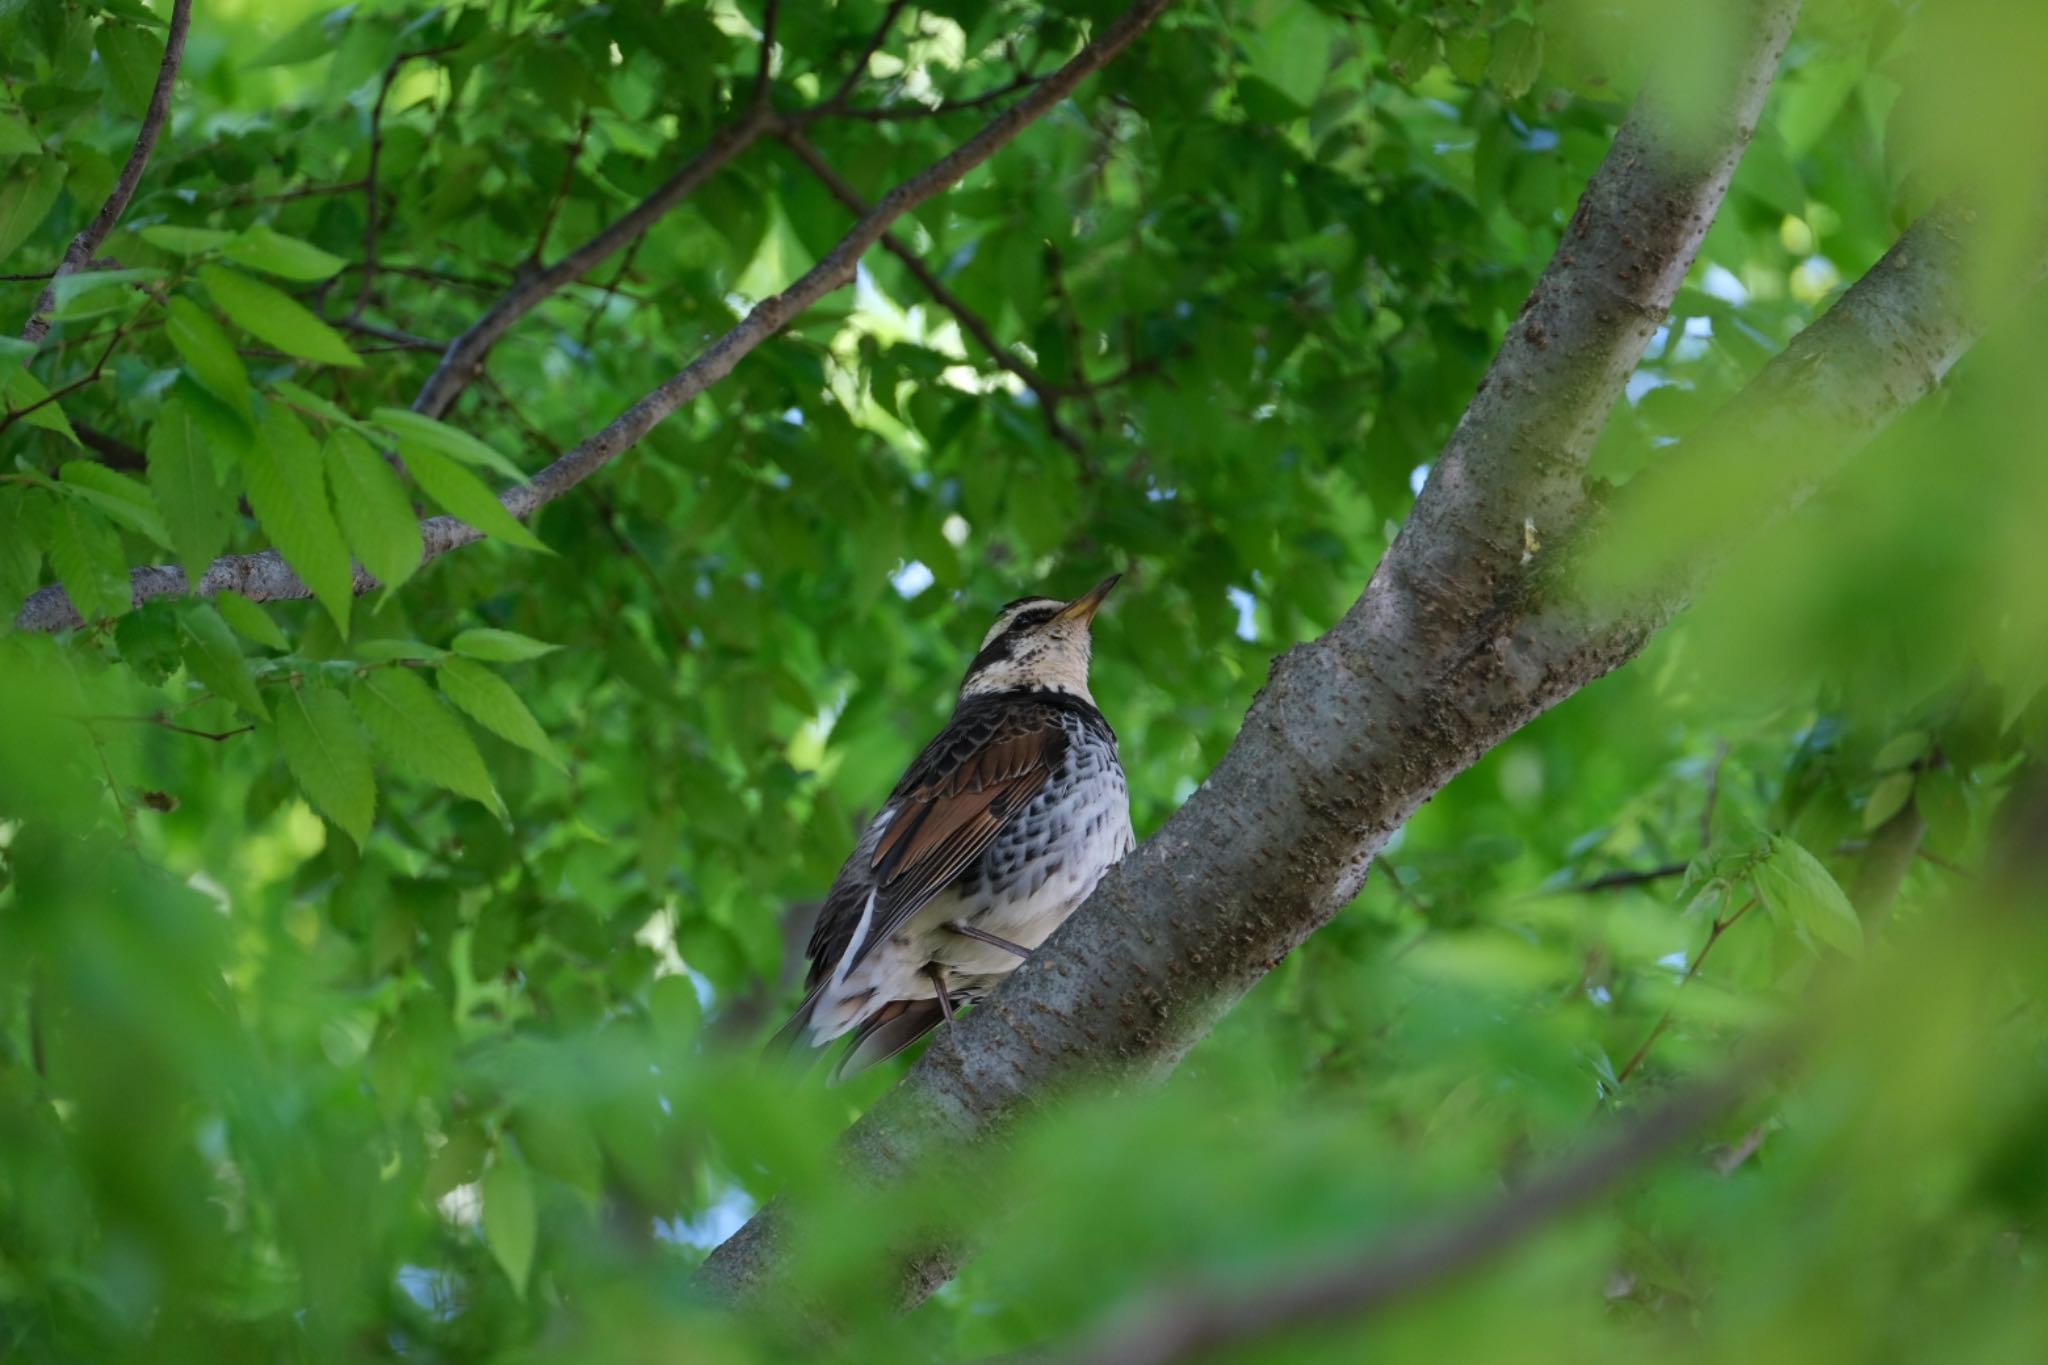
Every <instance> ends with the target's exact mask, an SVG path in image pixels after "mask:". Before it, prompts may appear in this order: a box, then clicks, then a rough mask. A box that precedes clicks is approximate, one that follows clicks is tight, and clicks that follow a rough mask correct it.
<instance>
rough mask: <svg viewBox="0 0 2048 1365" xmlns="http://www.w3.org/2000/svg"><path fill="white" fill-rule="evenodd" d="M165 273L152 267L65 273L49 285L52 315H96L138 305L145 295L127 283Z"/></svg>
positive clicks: (64, 318) (60, 317)
mask: <svg viewBox="0 0 2048 1365" xmlns="http://www.w3.org/2000/svg"><path fill="white" fill-rule="evenodd" d="M163 274H164V272H163V271H161V270H158V269H156V268H155V267H153V266H152V267H145V268H141V269H136V270H80V271H77V272H75V273H73V274H70V275H66V276H65V277H64V278H63V279H61V280H58V281H57V282H56V284H54V285H52V286H51V287H50V295H51V304H50V316H51V317H52V318H56V319H58V320H60V321H66V320H70V319H73V318H89V317H97V316H98V315H99V314H101V313H106V312H111V311H113V310H114V309H116V308H120V307H123V306H129V305H133V304H136V303H138V302H140V301H141V300H142V298H143V296H140V295H137V294H135V293H133V292H132V291H131V290H129V289H127V288H126V287H125V286H128V285H133V284H138V283H140V282H142V281H144V280H157V279H162V278H163ZM102 291H105V296H104V297H101V293H102Z"/></svg>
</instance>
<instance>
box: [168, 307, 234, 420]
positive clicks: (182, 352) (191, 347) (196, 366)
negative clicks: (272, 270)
mask: <svg viewBox="0 0 2048 1365" xmlns="http://www.w3.org/2000/svg"><path fill="white" fill-rule="evenodd" d="M164 313H165V322H164V331H165V332H166V333H167V334H169V336H170V338H171V345H172V346H174V347H176V348H177V352H178V358H179V359H181V360H183V361H184V362H185V370H186V373H188V374H190V375H191V376H192V377H193V378H194V379H196V380H198V381H199V384H200V386H201V387H202V388H204V389H205V390H206V391H207V392H208V393H210V394H212V395H213V396H214V397H215V398H218V399H219V400H220V401H221V402H223V403H225V404H227V406H228V410H229V411H231V412H232V413H234V415H235V416H236V417H238V418H240V419H241V420H242V421H245V422H246V421H247V420H248V419H249V371H248V369H247V368H246V367H245V366H244V365H243V364H242V358H241V357H240V356H238V355H236V354H235V347H234V344H233V343H232V342H230V341H229V340H228V336H227V333H226V332H223V331H221V329H220V324H219V323H217V322H215V321H214V320H213V319H212V318H210V317H208V316H207V314H206V310H205V309H204V308H201V307H200V306H199V305H198V304H196V303H194V302H193V301H192V300H190V299H188V298H185V297H183V296H182V295H173V296H172V297H171V298H169V299H167V300H166V301H165V303H164Z"/></svg>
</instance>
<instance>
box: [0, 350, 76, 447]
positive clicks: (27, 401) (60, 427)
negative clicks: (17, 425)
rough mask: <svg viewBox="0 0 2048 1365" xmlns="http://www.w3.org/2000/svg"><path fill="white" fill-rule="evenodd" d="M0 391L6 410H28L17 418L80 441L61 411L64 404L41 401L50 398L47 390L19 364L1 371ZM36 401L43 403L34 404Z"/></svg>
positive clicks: (41, 382)
mask: <svg viewBox="0 0 2048 1365" xmlns="http://www.w3.org/2000/svg"><path fill="white" fill-rule="evenodd" d="M0 393H5V395H6V397H7V410H8V411H9V412H24V413H27V414H28V415H27V416H25V417H21V418H18V419H16V420H18V421H23V422H26V423H28V424H29V425H30V426H32V427H41V428H42V429H43V430H45V431H54V432H56V433H57V434H58V435H59V436H62V437H64V438H65V439H67V440H69V441H70V442H71V444H73V445H82V444H83V443H82V442H81V441H80V440H79V439H78V433H77V432H75V431H73V430H72V429H71V419H70V418H68V417H66V416H65V415H64V409H63V406H62V405H61V404H58V403H56V402H44V401H43V400H45V399H47V398H49V396H50V391H49V390H48V389H46V388H44V387H43V381H42V380H40V379H37V378H36V377H35V376H34V375H32V374H30V373H29V372H28V371H27V370H24V369H22V368H20V367H19V366H10V367H9V368H8V369H7V370H6V372H5V373H4V374H0ZM39 403H40V404H41V405H42V406H40V407H37V406H36V405H37V404H39Z"/></svg>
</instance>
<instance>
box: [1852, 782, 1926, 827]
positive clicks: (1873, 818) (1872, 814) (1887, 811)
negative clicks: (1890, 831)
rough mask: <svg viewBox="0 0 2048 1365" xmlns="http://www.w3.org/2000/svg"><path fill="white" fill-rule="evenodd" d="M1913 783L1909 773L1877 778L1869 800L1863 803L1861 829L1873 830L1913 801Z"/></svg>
mask: <svg viewBox="0 0 2048 1365" xmlns="http://www.w3.org/2000/svg"><path fill="white" fill-rule="evenodd" d="M1913 782H1914V774H1912V773H1910V772H1904V773H1892V774H1891V775H1890V776H1888V777H1881V778H1879V779H1878V780H1877V785H1876V786H1874V787H1872V788H1871V789H1870V799H1869V800H1868V801H1865V802H1864V803H1863V828H1864V829H1865V830H1866V831H1869V830H1874V829H1876V828H1877V827H1878V826H1879V825H1882V824H1883V823H1884V822H1885V821H1887V820H1889V819H1891V818H1892V817H1893V816H1894V815H1897V814H1898V813H1899V812H1900V811H1902V810H1904V809H1905V808H1906V803H1907V802H1908V801H1911V800H1912V799H1913Z"/></svg>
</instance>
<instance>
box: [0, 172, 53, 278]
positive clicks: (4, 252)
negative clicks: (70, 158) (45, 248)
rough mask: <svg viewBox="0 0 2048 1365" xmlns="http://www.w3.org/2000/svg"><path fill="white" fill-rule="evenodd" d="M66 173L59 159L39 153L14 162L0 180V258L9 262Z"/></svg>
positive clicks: (44, 213) (36, 225) (43, 215)
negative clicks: (4, 176) (3, 178)
mask: <svg viewBox="0 0 2048 1365" xmlns="http://www.w3.org/2000/svg"><path fill="white" fill-rule="evenodd" d="M69 174H71V167H70V166H68V165H66V164H65V163H64V162H63V161H61V160H59V159H58V158H57V157H54V156H43V157H33V158H30V159H28V160H24V161H17V162H15V163H14V165H13V167H12V168H11V169H10V170H9V171H8V172H7V178H6V179H5V180H0V261H11V260H12V259H13V258H14V251H15V248H16V247H19V246H20V245H21V244H22V243H23V242H25V241H27V240H28V237H29V234H30V233H32V232H34V231H35V230H36V229H37V228H39V227H41V226H42V223H43V219H45V218H47V217H48V216H49V214H50V206H51V205H53V204H55V203H56V202H57V195H58V193H59V192H60V191H61V190H62V189H63V188H64V177H66V176H67V175H69ZM26 264H27V263H26V262H23V266H26ZM10 268H14V267H10Z"/></svg>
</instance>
